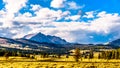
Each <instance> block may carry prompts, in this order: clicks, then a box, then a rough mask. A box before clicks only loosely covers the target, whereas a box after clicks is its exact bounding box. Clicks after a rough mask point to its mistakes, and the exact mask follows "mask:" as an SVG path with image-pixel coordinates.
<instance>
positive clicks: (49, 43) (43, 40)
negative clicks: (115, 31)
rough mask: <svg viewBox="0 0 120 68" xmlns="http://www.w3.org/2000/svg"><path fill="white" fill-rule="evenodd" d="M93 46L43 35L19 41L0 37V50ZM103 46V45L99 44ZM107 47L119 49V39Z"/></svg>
mask: <svg viewBox="0 0 120 68" xmlns="http://www.w3.org/2000/svg"><path fill="white" fill-rule="evenodd" d="M91 45H92V46H94V44H74V43H69V42H67V41H66V40H64V39H61V38H60V37H56V36H51V35H45V34H43V33H36V34H28V35H25V36H24V37H23V38H19V39H10V38H5V37H0V48H2V47H7V48H16V49H22V50H36V51H44V50H47V51H50V50H54V51H57V50H58V51H59V49H61V48H66V47H73V48H74V47H84V46H91ZM100 45H104V44H100ZM107 45H109V46H119V47H120V39H117V40H114V41H112V42H109V43H108V44H107Z"/></svg>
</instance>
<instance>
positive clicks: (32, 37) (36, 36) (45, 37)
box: [24, 32, 68, 44]
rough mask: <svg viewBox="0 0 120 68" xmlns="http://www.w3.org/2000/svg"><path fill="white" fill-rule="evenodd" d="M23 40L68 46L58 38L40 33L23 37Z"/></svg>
mask: <svg viewBox="0 0 120 68" xmlns="http://www.w3.org/2000/svg"><path fill="white" fill-rule="evenodd" d="M24 39H28V40H32V41H36V42H40V43H44V42H45V43H46V42H47V43H54V44H68V42H67V41H66V40H64V39H61V38H60V37H56V36H51V35H45V34H42V33H40V32H39V33H37V34H28V35H26V36H24Z"/></svg>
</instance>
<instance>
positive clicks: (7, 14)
mask: <svg viewBox="0 0 120 68" xmlns="http://www.w3.org/2000/svg"><path fill="white" fill-rule="evenodd" d="M3 2H4V3H5V7H4V9H2V10H1V12H2V14H1V15H2V18H1V19H2V20H0V21H1V22H3V27H12V26H13V23H12V22H13V21H12V20H13V18H14V17H15V13H18V11H19V10H20V9H21V8H23V7H25V6H26V2H27V0H21V1H19V0H3Z"/></svg>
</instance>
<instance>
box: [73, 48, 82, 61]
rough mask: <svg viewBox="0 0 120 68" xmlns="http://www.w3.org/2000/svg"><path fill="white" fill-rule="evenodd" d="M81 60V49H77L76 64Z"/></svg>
mask: <svg viewBox="0 0 120 68" xmlns="http://www.w3.org/2000/svg"><path fill="white" fill-rule="evenodd" d="M79 58H81V54H80V50H79V48H76V49H75V55H74V59H75V61H76V62H78V61H79Z"/></svg>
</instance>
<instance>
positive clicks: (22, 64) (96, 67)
mask: <svg viewBox="0 0 120 68" xmlns="http://www.w3.org/2000/svg"><path fill="white" fill-rule="evenodd" d="M52 60H53V61H52ZM0 68H120V60H104V59H95V58H94V59H90V60H89V59H82V61H79V62H75V61H74V58H73V57H72V56H70V57H69V58H65V57H64V56H62V57H61V58H44V59H43V58H40V57H37V59H30V58H25V57H9V59H8V60H6V59H5V57H0Z"/></svg>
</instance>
